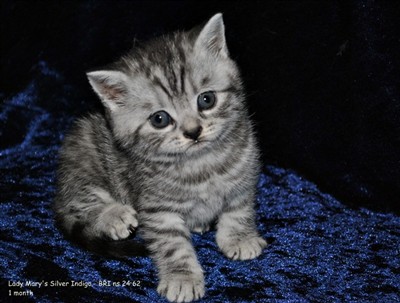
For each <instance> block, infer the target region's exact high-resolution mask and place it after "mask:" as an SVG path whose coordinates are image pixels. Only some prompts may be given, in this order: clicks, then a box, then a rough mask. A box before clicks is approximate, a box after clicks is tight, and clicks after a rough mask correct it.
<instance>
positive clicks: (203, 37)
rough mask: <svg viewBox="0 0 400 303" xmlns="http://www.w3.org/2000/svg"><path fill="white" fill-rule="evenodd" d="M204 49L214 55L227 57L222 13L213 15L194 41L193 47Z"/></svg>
mask: <svg viewBox="0 0 400 303" xmlns="http://www.w3.org/2000/svg"><path fill="white" fill-rule="evenodd" d="M204 48H205V49H206V50H207V51H209V52H211V53H212V54H214V55H220V56H223V57H228V55H229V54H228V48H227V46H226V40H225V26H224V21H223V19H222V14H221V13H218V14H216V15H214V16H213V17H212V18H211V19H210V20H209V21H208V22H207V24H206V25H205V26H204V27H203V29H202V30H201V32H200V34H199V36H198V37H197V40H196V42H195V49H204Z"/></svg>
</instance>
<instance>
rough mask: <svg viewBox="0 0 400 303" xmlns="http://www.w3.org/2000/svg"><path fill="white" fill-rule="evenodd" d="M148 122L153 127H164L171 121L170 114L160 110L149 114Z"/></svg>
mask: <svg viewBox="0 0 400 303" xmlns="http://www.w3.org/2000/svg"><path fill="white" fill-rule="evenodd" d="M150 122H151V124H152V125H153V126H154V127H155V128H164V127H167V126H168V125H169V124H170V123H171V116H170V115H169V114H168V113H167V112H166V111H163V110H160V111H159V112H155V113H154V114H152V115H151V116H150Z"/></svg>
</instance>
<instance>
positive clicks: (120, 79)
mask: <svg viewBox="0 0 400 303" xmlns="http://www.w3.org/2000/svg"><path fill="white" fill-rule="evenodd" d="M86 75H87V77H88V79H89V82H90V84H91V85H92V88H93V90H94V91H95V92H96V93H97V95H98V96H99V97H100V99H101V101H102V102H103V103H104V105H105V106H107V107H108V108H109V109H110V110H115V109H117V108H118V107H121V106H122V105H123V104H124V102H125V99H126V97H127V94H128V86H127V80H128V79H127V76H126V75H125V74H124V73H122V72H119V71H107V70H101V71H95V72H89V73H87V74H86Z"/></svg>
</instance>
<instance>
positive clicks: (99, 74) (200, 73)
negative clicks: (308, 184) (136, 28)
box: [88, 14, 244, 157]
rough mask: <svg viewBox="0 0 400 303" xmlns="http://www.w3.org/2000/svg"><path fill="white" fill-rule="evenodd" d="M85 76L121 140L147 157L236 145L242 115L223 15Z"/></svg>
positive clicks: (157, 42) (235, 72) (240, 86)
mask: <svg viewBox="0 0 400 303" xmlns="http://www.w3.org/2000/svg"><path fill="white" fill-rule="evenodd" d="M88 78H89V81H90V84H91V85H92V87H93V89H94V90H95V92H96V93H97V94H98V95H99V97H100V99H101V100H102V102H103V104H104V105H105V107H106V109H107V112H108V117H109V118H110V122H111V125H112V128H113V132H114V134H115V136H116V137H117V138H118V140H119V141H120V142H121V143H122V144H124V145H126V146H130V147H132V148H134V149H136V151H137V152H141V153H144V152H145V153H148V154H149V155H155V156H159V157H171V156H172V157H173V156H177V155H184V156H188V157H190V156H195V155H197V154H198V153H201V152H205V151H207V150H210V149H211V148H212V146H213V145H220V144H221V142H224V140H225V141H232V140H233V139H232V134H230V132H232V129H233V128H234V126H235V124H236V123H237V122H238V121H239V120H240V119H241V118H242V117H243V114H244V106H243V97H242V85H241V80H240V76H239V71H238V69H237V67H236V65H235V63H234V62H233V61H232V60H231V59H230V58H229V54H228V49H227V46H226V42H225V34H224V23H223V20H222V15H221V14H216V15H215V16H213V17H212V18H211V19H210V20H209V21H208V22H207V24H206V25H205V26H204V27H202V28H200V29H199V28H197V29H193V30H192V31H189V32H176V33H173V34H171V35H168V36H163V37H160V38H157V39H154V40H151V41H149V42H147V43H145V44H143V45H141V46H140V47H137V48H135V49H134V50H132V51H131V53H129V54H128V55H126V56H124V57H123V58H122V59H121V60H120V61H119V62H117V63H116V64H115V65H113V68H111V69H109V70H100V71H94V72H90V73H88ZM229 137H230V138H229Z"/></svg>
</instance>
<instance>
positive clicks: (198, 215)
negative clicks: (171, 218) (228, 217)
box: [184, 186, 226, 230]
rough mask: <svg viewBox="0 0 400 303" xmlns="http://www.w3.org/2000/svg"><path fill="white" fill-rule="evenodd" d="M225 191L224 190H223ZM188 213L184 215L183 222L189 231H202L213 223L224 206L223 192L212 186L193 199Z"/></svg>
mask: <svg viewBox="0 0 400 303" xmlns="http://www.w3.org/2000/svg"><path fill="white" fill-rule="evenodd" d="M225 190H226V188H225ZM192 201H193V202H192V205H193V206H192V207H191V209H190V211H188V212H186V213H185V218H184V219H185V221H186V224H187V226H188V227H189V228H190V229H191V230H195V229H198V228H200V229H203V228H206V227H207V226H209V225H210V224H211V223H212V222H213V221H215V220H216V219H217V218H218V216H219V215H220V214H221V212H222V210H223V208H224V206H225V198H224V191H222V190H221V189H219V190H217V189H216V188H215V187H214V186H210V187H208V189H207V190H206V191H204V192H198V193H197V194H196V197H193V200H192Z"/></svg>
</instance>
